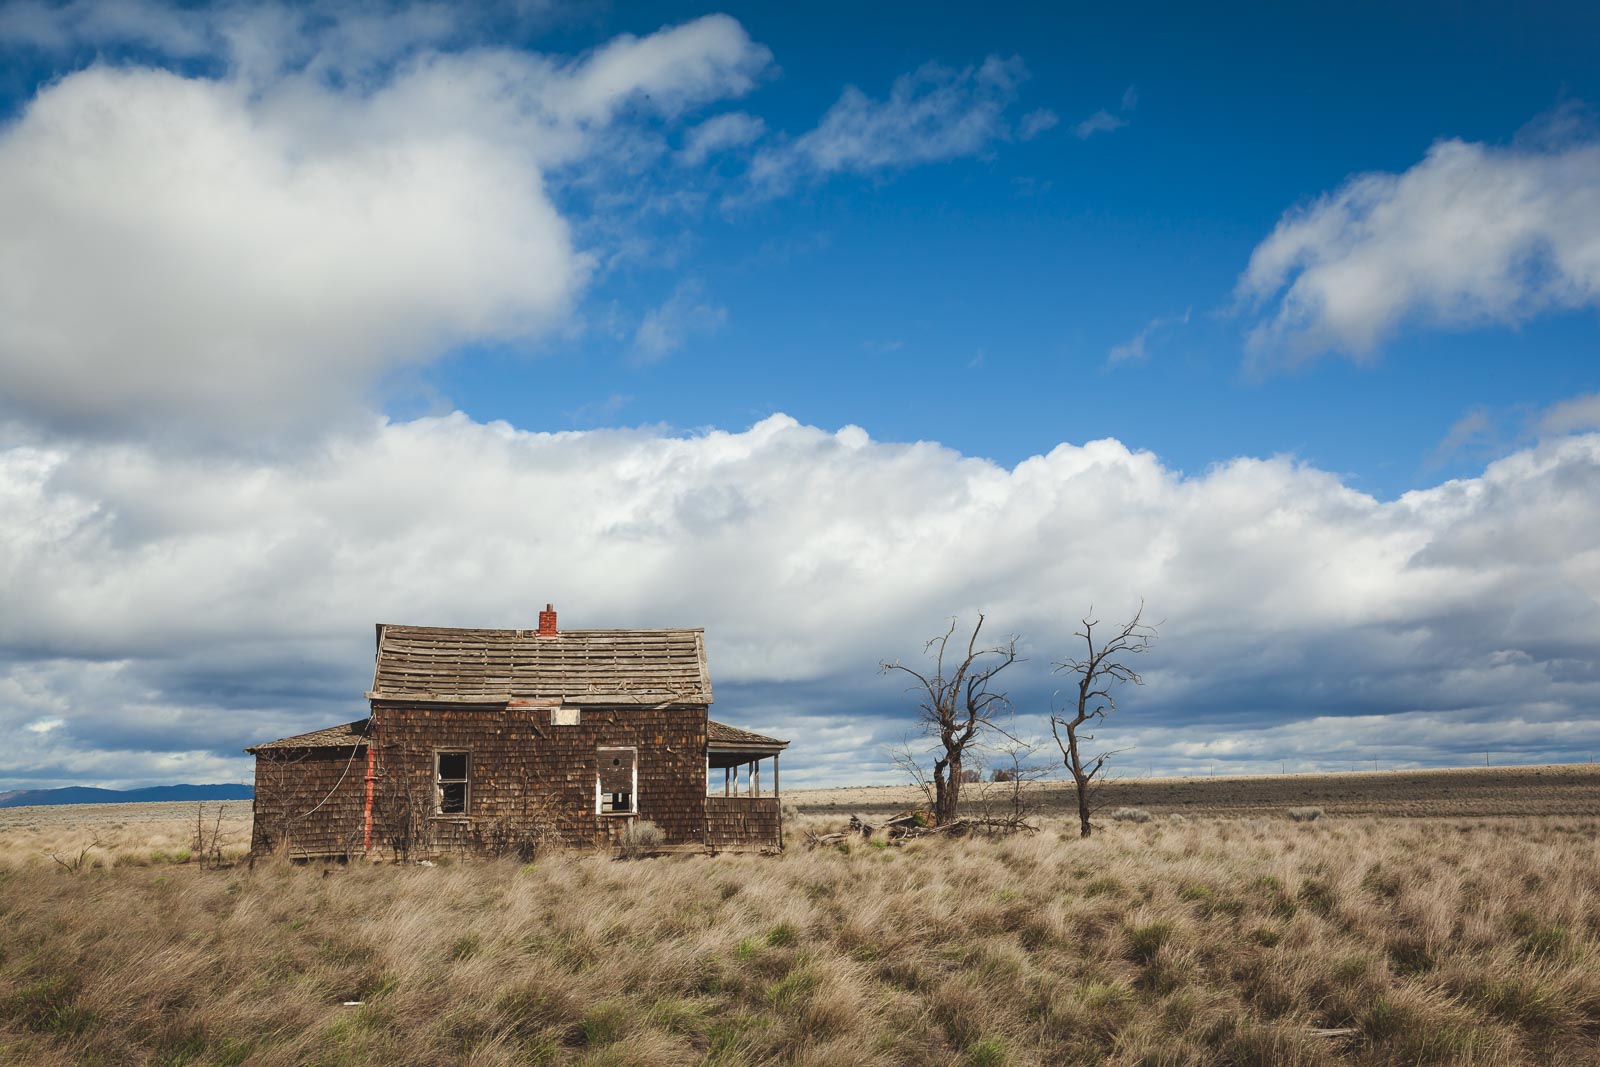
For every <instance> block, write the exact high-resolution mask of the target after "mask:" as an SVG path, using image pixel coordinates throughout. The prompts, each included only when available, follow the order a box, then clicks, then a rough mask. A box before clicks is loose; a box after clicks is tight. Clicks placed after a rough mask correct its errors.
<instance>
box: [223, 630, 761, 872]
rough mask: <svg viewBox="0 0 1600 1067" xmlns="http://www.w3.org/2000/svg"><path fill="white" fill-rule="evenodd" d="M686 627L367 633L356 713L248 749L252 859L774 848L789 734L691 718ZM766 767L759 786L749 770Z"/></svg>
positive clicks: (701, 709) (694, 659)
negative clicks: (566, 848)
mask: <svg viewBox="0 0 1600 1067" xmlns="http://www.w3.org/2000/svg"><path fill="white" fill-rule="evenodd" d="M711 700H712V695H711V676H710V673H709V671H708V670H707V668H706V650H705V632H704V631H703V630H700V629H660V630H565V631H563V630H560V629H559V628H558V626H557V620H556V613H555V610H554V609H553V608H551V607H549V606H547V607H546V608H545V610H544V611H542V612H540V613H539V626H538V627H537V628H536V629H532V630H466V629H454V628H447V627H440V626H395V625H385V624H379V625H378V627H377V656H376V663H375V667H374V671H373V679H372V688H371V690H370V691H369V692H368V693H367V701H368V703H369V706H370V708H371V714H370V716H369V717H368V718H365V719H360V720H357V721H355V722H350V723H345V724H344V725H342V726H334V727H329V728H328V729H325V730H317V731H314V732H312V733H308V734H299V735H296V736H294V737H285V738H281V739H279V740H277V741H269V742H266V743H264V744H260V745H255V746H252V747H251V748H248V749H246V750H245V751H246V752H248V753H251V754H253V755H254V756H255V757H256V799H255V831H254V835H253V839H252V842H251V848H252V851H254V852H258V853H264V852H270V851H275V850H280V851H283V852H285V853H287V854H288V855H290V856H295V857H310V856H350V855H359V854H363V853H370V852H373V851H381V852H385V853H391V854H394V855H396V856H399V857H418V856H427V855H433V854H436V853H439V852H446V851H462V850H483V851H490V852H504V851H517V852H527V851H530V850H532V849H536V848H537V847H539V846H541V845H547V844H552V843H563V844H569V845H590V844H593V845H606V844H609V843H613V842H615V841H617V840H618V839H619V838H620V837H621V836H622V834H623V832H624V830H625V829H626V827H628V826H629V825H630V824H633V823H635V822H639V821H649V822H651V823H654V824H655V825H656V826H657V827H658V828H659V829H660V830H661V832H662V834H663V837H664V841H663V846H664V847H666V848H669V849H675V850H702V849H703V850H708V851H716V850H763V849H778V848H781V847H782V824H781V815H780V808H779V800H778V755H779V753H780V752H782V750H783V749H785V748H787V747H788V744H789V743H788V742H787V741H780V740H777V739H776V738H771V737H764V736H762V735H761V734H755V733H751V732H749V731H747V730H740V729H736V728H734V727H731V726H724V725H723V724H721V723H717V722H712V721H711V720H710V719H709V718H708V717H707V709H708V707H709V705H710V704H711ZM766 760H770V761H771V763H770V771H771V774H770V788H763V786H764V785H765V784H766V783H763V781H762V777H763V768H762V762H763V761H766Z"/></svg>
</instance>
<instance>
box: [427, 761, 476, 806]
mask: <svg viewBox="0 0 1600 1067" xmlns="http://www.w3.org/2000/svg"><path fill="white" fill-rule="evenodd" d="M433 759H434V780H435V782H436V784H437V786H438V792H437V794H436V795H437V797H438V809H439V814H440V815H465V814H466V813H467V803H468V801H469V800H470V799H471V792H472V784H471V777H470V776H471V772H472V757H471V756H470V755H468V754H467V753H465V752H435V753H434V754H433Z"/></svg>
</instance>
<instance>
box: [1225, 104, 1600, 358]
mask: <svg viewBox="0 0 1600 1067" xmlns="http://www.w3.org/2000/svg"><path fill="white" fill-rule="evenodd" d="M1237 295H1238V297H1239V298H1240V299H1241V300H1243V301H1245V302H1253V303H1255V304H1256V305H1258V306H1259V307H1260V308H1261V309H1262V312H1263V314H1262V318H1261V321H1260V322H1259V323H1258V324H1257V325H1256V326H1255V327H1254V329H1253V331H1252V334H1251V338H1250V345H1251V348H1252V350H1253V352H1254V353H1255V357H1256V358H1257V359H1258V360H1261V361H1264V362H1268V363H1271V362H1296V361H1302V360H1305V359H1309V358H1312V357H1315V356H1317V355H1320V354H1322V353H1326V352H1339V353H1344V354H1346V355H1349V356H1352V357H1354V358H1357V359H1367V358H1371V357H1372V356H1373V355H1374V354H1375V353H1376V351H1377V350H1378V348H1379V346H1380V345H1381V344H1382V342H1383V341H1384V340H1385V339H1386V338H1387V337H1389V336H1390V335H1392V334H1393V333H1394V332H1395V331H1396V330H1398V329H1399V328H1401V326H1402V325H1403V324H1405V323H1406V322H1408V321H1413V320H1414V321H1416V322H1418V323H1421V324H1426V325H1431V326H1445V327H1464V326H1473V325H1479V324H1482V323H1517V322H1522V321H1524V320H1526V319H1528V318H1530V317H1532V316H1534V315H1537V314H1539V313H1541V312H1546V311H1550V310H1556V309H1571V308H1579V307H1593V306H1595V305H1596V304H1600V142H1597V141H1596V140H1595V139H1594V138H1593V137H1592V136H1589V135H1587V134H1583V133H1578V134H1574V133H1573V132H1572V128H1571V125H1570V124H1568V125H1567V126H1566V128H1561V129H1559V131H1558V132H1556V133H1553V134H1547V135H1546V136H1530V137H1527V138H1525V139H1523V140H1520V141H1518V142H1516V143H1513V144H1511V145H1508V146H1497V145H1488V144H1481V143H1475V142H1468V141H1462V140H1454V139H1452V140H1443V141H1440V142H1438V143H1437V144H1435V145H1434V146H1433V147H1432V148H1430V149H1429V150H1428V153H1427V155H1426V156H1425V157H1424V158H1423V159H1422V161H1421V162H1419V163H1417V164H1416V165H1415V166H1413V167H1412V168H1411V169H1409V170H1407V171H1404V172H1403V173H1400V174H1391V173H1372V174H1362V175H1358V176H1356V177H1354V178H1352V179H1350V181H1348V182H1346V183H1345V184H1344V185H1343V186H1342V187H1341V188H1339V189H1338V190H1336V191H1334V192H1332V193H1329V194H1327V195H1325V196H1322V197H1319V198H1318V199H1316V200H1314V201H1312V202H1311V203H1309V204H1306V205H1304V206H1302V207H1300V208H1297V209H1295V210H1294V211H1291V212H1289V213H1288V214H1286V215H1285V216H1284V217H1283V218H1282V220H1280V221H1279V223H1278V225H1277V227H1276V229H1274V231H1273V232H1272V234H1271V235H1270V236H1269V237H1268V238H1267V239H1266V240H1265V241H1263V242H1262V243H1261V244H1260V245H1259V246H1258V247H1257V248H1256V249H1255V251H1254V252H1253V253H1252V255H1251V257H1250V264H1249V267H1248V268H1247V269H1246V271H1245V273H1244V275H1243V276H1242V277H1241V278H1240V279H1239V282H1238V286H1237Z"/></svg>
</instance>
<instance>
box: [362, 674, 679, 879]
mask: <svg viewBox="0 0 1600 1067" xmlns="http://www.w3.org/2000/svg"><path fill="white" fill-rule="evenodd" d="M374 714H375V716H376V719H377V723H378V727H377V744H378V762H379V767H380V772H381V776H382V777H381V783H380V787H379V814H378V816H377V819H378V821H379V823H380V824H381V825H380V829H379V832H378V833H376V834H375V836H376V837H378V838H383V839H385V843H386V844H387V843H389V840H388V839H392V838H393V837H394V835H395V833H396V832H404V831H405V829H406V828H407V827H415V829H416V831H419V832H420V833H419V836H420V837H421V838H422V839H421V840H417V841H415V842H413V843H412V844H413V847H414V848H415V849H416V850H417V851H419V852H430V851H452V850H458V849H467V848H478V847H483V846H485V845H487V844H490V843H491V838H492V837H493V835H494V834H495V833H496V830H497V825H496V824H497V822H499V823H500V824H501V825H504V824H505V823H506V822H511V823H514V824H517V825H520V826H522V827H527V826H529V825H531V824H532V823H534V822H537V821H545V822H548V823H550V824H551V825H553V826H554V827H555V830H556V833H557V834H558V836H559V837H560V838H561V839H562V840H563V841H564V842H565V843H567V844H572V845H591V844H597V843H600V842H603V841H604V840H605V839H606V837H607V836H608V835H610V834H614V833H615V832H618V831H620V829H621V828H622V827H623V826H624V825H625V824H626V822H627V820H626V819H624V818H619V817H615V816H601V815H596V814H595V810H594V809H595V775H596V772H597V769H598V750H599V749H600V748H604V747H633V748H637V749H638V752H639V792H638V801H637V804H638V808H639V813H638V818H639V819H648V820H649V821H651V822H653V823H655V824H656V825H657V826H658V827H660V828H661V830H662V832H663V833H664V834H665V835H666V841H667V843H668V844H701V843H703V840H704V833H705V807H704V797H705V757H704V753H705V745H706V708H705V706H704V705H698V704H697V705H691V706H675V707H669V708H637V707H624V708H584V709H582V711H581V713H580V715H581V721H580V722H579V724H578V725H576V726H552V725H551V723H550V718H551V713H550V709H549V708H544V707H511V708H506V707H504V706H500V705H490V704H486V705H454V706H438V705H435V706H428V705H423V704H406V703H387V702H383V703H375V705H374ZM441 749H444V750H459V751H466V752H469V753H471V757H472V762H471V797H470V800H469V803H468V811H467V814H466V815H465V816H464V817H454V816H450V817H447V816H435V815H433V813H432V811H433V803H434V753H435V752H436V751H438V750H441ZM419 805H421V806H425V807H426V809H427V810H426V812H425V813H424V816H425V817H424V818H423V819H422V820H421V822H420V824H419V823H417V822H414V821H408V818H407V813H408V811H415V810H417V807H418V806H419ZM375 843H376V842H375Z"/></svg>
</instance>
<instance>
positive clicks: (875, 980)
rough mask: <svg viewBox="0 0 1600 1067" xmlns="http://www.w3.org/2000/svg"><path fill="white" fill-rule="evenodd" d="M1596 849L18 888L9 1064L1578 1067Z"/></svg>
mask: <svg viewBox="0 0 1600 1067" xmlns="http://www.w3.org/2000/svg"><path fill="white" fill-rule="evenodd" d="M1597 828H1600V826H1597V824H1596V822H1595V821H1594V820H1562V819H1540V820H1503V821H1481V822H1477V821H1475V822H1470V823H1467V822H1446V821H1431V822H1423V821H1402V820H1391V821H1377V820H1361V821H1352V820H1337V819H1325V820H1322V821H1318V822H1315V823H1306V824H1295V823H1290V822H1289V821H1288V820H1286V819H1282V818H1279V819H1271V820H1268V819H1260V820H1234V821H1208V820H1189V821H1184V822H1178V821H1173V820H1168V819H1158V820H1155V821H1153V822H1150V823H1147V824H1115V826H1114V827H1108V828H1107V829H1106V830H1105V831H1104V832H1103V833H1101V834H1100V835H1098V836H1096V837H1095V838H1093V839H1092V840H1090V841H1079V840H1077V839H1076V837H1075V836H1073V835H1072V834H1071V831H1070V828H1065V827H1063V829H1065V830H1066V831H1067V832H1066V833H1060V832H1057V831H1056V829H1055V828H1053V827H1050V828H1047V829H1046V831H1045V832H1044V833H1041V834H1040V835H1038V836H1037V837H1033V838H1011V839H1006V840H999V841H995V840H965V841H956V840H943V839H937V838H934V839H926V840H922V841H918V842H914V843H912V844H910V845H908V846H906V847H904V848H887V847H878V846H876V845H873V844H867V843H853V844H852V845H851V846H850V848H849V849H848V851H841V850H836V849H825V850H820V851H815V852H805V851H791V852H790V853H788V854H787V855H784V856H782V857H775V858H763V857H746V856H720V857H715V858H702V857H692V858H684V857H678V858H667V859H657V860H648V861H638V862H614V861H610V860H608V859H604V858H601V857H598V856H594V855H585V854H566V855H557V856H551V857H547V858H543V859H540V860H539V861H538V862H537V863H534V864H532V865H528V866H518V865H516V864H512V863H455V864H450V865H445V866H440V867H435V868H417V867H390V866H369V865H356V866H352V867H350V868H348V869H333V870H331V871H326V872H325V871H324V870H323V869H322V868H321V867H294V866H290V865H287V864H281V863H269V864H258V865H257V866H256V868H255V869H254V870H253V871H252V870H249V869H245V868H242V867H241V868H235V869H232V870H225V871H220V872H203V871H200V870H198V869H195V868H193V867H192V866H186V867H129V866H123V867H110V868H100V869H95V870H85V871H80V872H79V873H77V874H69V873H66V872H64V871H62V870H59V869H52V867H50V866H41V865H38V864H34V865H30V866H25V867H13V868H9V869H4V870H0V930H3V935H0V937H3V940H0V1061H3V1062H6V1063H27V1064H67V1063H105V1064H133V1063H162V1064H177V1063H197V1064H199V1063H260V1064H328V1065H333V1064H373V1063H382V1064H396V1065H398V1064H442V1063H470V1064H482V1065H489V1064H522V1063H566V1062H577V1063H586V1064H692V1063H718V1064H738V1063H750V1064H757V1063H773V1062H777V1063H804V1064H829V1065H833V1064H974V1065H985V1064H987V1065H993V1064H1002V1063H1013V1064H1062V1063H1074V1064H1077V1063H1083V1064H1130V1065H1131V1064H1149V1065H1156V1064H1217V1065H1223V1064H1233V1065H1245V1064H1259V1065H1263V1067H1265V1065H1297V1064H1298V1065H1315V1064H1334V1063H1354V1064H1373V1065H1376V1064H1393V1065H1399V1064H1407V1065H1410V1064H1422V1063H1437V1064H1464V1065H1470V1064H1518V1063H1529V1064H1533V1063H1537V1064H1541V1065H1546V1067H1565V1065H1572V1067H1576V1065H1579V1064H1585V1065H1587V1064H1594V1063H1596V1062H1600V955H1597V949H1600V908H1597V907H1596V903H1597V894H1600V862H1597V859H1596V852H1595V836H1594V835H1595V831H1596V829H1597ZM352 1000H353V1001H360V1002H362V1003H361V1004H360V1005H359V1006H345V1004H344V1002H345V1001H352ZM1323 1028H1349V1029H1352V1030H1353V1031H1354V1033H1352V1034H1349V1035H1345V1036H1335V1037H1319V1036H1313V1034H1314V1033H1315V1031H1317V1030H1319V1029H1323Z"/></svg>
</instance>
